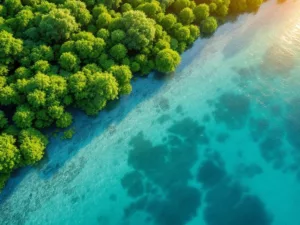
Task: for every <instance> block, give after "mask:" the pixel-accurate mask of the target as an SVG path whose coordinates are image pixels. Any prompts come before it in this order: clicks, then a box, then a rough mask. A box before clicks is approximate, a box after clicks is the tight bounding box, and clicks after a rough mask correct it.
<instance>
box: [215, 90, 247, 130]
mask: <svg viewBox="0 0 300 225" xmlns="http://www.w3.org/2000/svg"><path fill="white" fill-rule="evenodd" d="M214 108H215V109H214V112H213V115H214V118H215V120H216V122H218V123H225V124H226V125H227V127H228V128H229V129H241V128H242V127H244V126H245V124H246V122H247V119H248V115H249V113H250V101H249V99H248V98H247V97H246V96H243V95H240V94H235V93H225V94H223V95H221V96H220V97H219V99H218V100H217V101H216V102H215V104H214Z"/></svg>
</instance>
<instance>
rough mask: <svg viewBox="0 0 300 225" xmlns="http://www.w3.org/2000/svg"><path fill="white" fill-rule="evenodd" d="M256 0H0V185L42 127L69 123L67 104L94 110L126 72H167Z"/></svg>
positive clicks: (34, 152) (41, 148)
mask: <svg viewBox="0 0 300 225" xmlns="http://www.w3.org/2000/svg"><path fill="white" fill-rule="evenodd" d="M262 2H263V1H262V0H194V1H193V0H162V1H157V0H1V4H0V187H1V186H3V185H4V183H5V181H6V180H7V179H8V177H9V175H10V173H11V172H12V171H13V170H14V169H16V168H19V167H22V166H27V165H32V164H35V163H36V162H38V161H39V160H40V159H41V158H42V157H43V155H44V152H45V148H46V146H47V143H48V140H47V138H46V136H45V135H44V134H43V133H42V129H44V128H47V127H50V126H56V127H58V128H67V127H69V126H70V125H71V124H72V122H73V118H72V115H71V114H70V112H68V109H69V108H70V107H73V108H79V109H82V110H83V111H85V112H86V113H87V114H88V115H96V114H97V113H98V112H99V111H100V110H102V109H103V108H104V107H105V106H106V104H107V102H108V101H111V100H114V99H117V98H118V97H119V96H120V95H124V94H129V93H130V92H131V90H132V87H131V84H130V81H131V79H132V77H133V74H139V75H144V74H148V73H149V72H151V71H153V70H156V71H158V72H162V73H169V72H173V71H174V70H175V69H176V67H177V65H178V64H179V63H180V53H182V52H184V51H185V50H186V49H187V48H188V47H189V46H191V45H192V43H193V42H194V41H195V40H196V39H197V38H198V37H199V36H200V34H203V35H209V34H212V33H213V32H214V31H215V30H216V29H217V27H218V21H221V20H222V19H224V18H225V17H226V16H227V15H228V13H240V12H246V11H253V10H256V9H257V8H258V7H259V6H260V5H261V4H262ZM72 134H73V131H72V130H69V131H67V132H66V133H65V136H66V137H71V136H72Z"/></svg>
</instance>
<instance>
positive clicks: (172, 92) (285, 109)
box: [0, 1, 300, 225]
mask: <svg viewBox="0 0 300 225" xmlns="http://www.w3.org/2000/svg"><path fill="white" fill-rule="evenodd" d="M299 10H300V2H299V1H287V2H285V3H284V4H281V5H277V4H276V3H275V2H273V1H271V2H268V3H266V4H264V5H263V7H262V8H261V9H260V11H259V12H258V13H257V14H256V15H253V14H251V15H242V16H240V17H239V18H238V19H237V20H236V21H234V22H232V23H227V24H225V25H223V26H222V27H221V28H220V29H219V30H218V31H217V32H216V34H215V35H214V36H213V37H211V38H210V39H206V40H198V41H197V42H196V43H195V44H194V46H193V47H192V48H191V49H190V50H188V51H187V52H186V53H184V55H183V60H182V64H181V65H180V67H179V68H178V70H177V71H176V73H175V74H173V75H172V76H169V77H166V78H164V79H162V78H159V77H156V76H154V75H152V76H150V78H147V79H138V80H137V81H135V82H134V83H133V87H134V92H133V93H132V94H131V95H130V96H128V97H124V98H122V99H121V100H120V102H118V104H116V105H111V107H110V111H107V112H102V113H100V115H99V116H98V117H97V118H88V117H86V116H84V115H82V114H81V113H78V112H76V124H75V128H76V131H77V133H76V135H75V136H74V138H73V139H72V140H71V141H61V140H59V138H56V139H55V138H53V140H52V142H51V145H50V146H49V148H48V152H47V157H46V159H45V160H44V161H43V162H42V163H41V164H40V165H38V166H37V167H36V168H25V169H22V170H20V171H19V172H18V174H15V175H14V177H13V178H12V179H11V180H10V181H9V184H8V186H7V188H6V189H5V190H4V192H3V193H2V194H1V195H0V224H1V225H5V224H11V225H19V224H26V225H38V224H43V225H47V224H54V225H56V224H59V225H61V224H63V225H67V224H72V225H76V224H89V225H93V224H101V225H144V224H145V225H148V224H149V225H183V224H187V225H196V224H197V225H271V224H272V225H299V224H300V216H299V208H300V195H299V193H300V163H299V160H300V138H299V137H300V122H299V118H300V88H299V87H300V67H299V65H300V64H299V61H300V14H299Z"/></svg>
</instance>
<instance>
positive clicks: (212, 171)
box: [197, 160, 226, 188]
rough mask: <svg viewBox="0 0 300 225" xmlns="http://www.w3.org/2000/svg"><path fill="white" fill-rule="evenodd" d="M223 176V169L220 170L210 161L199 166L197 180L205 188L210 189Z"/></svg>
mask: <svg viewBox="0 0 300 225" xmlns="http://www.w3.org/2000/svg"><path fill="white" fill-rule="evenodd" d="M225 176H226V172H225V171H224V169H223V168H220V166H218V165H216V163H215V162H213V161H212V160H207V161H204V162H203V163H202V165H201V166H200V168H199V170H198V174H197V180H198V181H199V182H200V183H202V184H203V186H204V187H205V188H211V187H213V186H214V185H216V184H218V183H219V182H220V181H221V180H222V179H223V178H224V177H225Z"/></svg>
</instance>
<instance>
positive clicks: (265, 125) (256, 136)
mask: <svg viewBox="0 0 300 225" xmlns="http://www.w3.org/2000/svg"><path fill="white" fill-rule="evenodd" d="M249 123H250V126H249V127H250V134H251V137H252V139H253V141H255V142H257V141H259V140H260V139H261V138H263V137H264V135H265V132H266V131H267V130H268V129H269V127H270V123H269V121H268V120H267V119H264V118H259V119H255V118H251V119H250V121H249Z"/></svg>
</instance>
